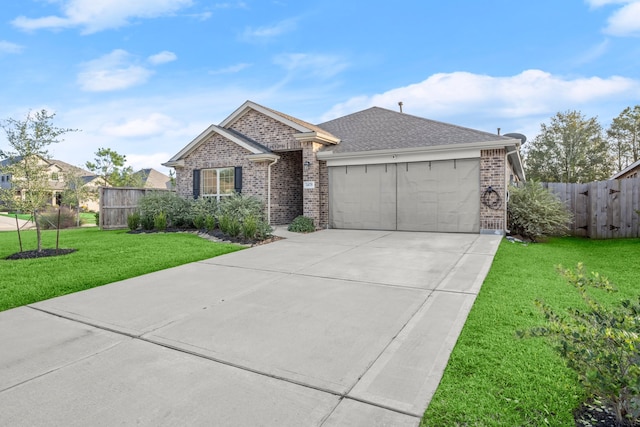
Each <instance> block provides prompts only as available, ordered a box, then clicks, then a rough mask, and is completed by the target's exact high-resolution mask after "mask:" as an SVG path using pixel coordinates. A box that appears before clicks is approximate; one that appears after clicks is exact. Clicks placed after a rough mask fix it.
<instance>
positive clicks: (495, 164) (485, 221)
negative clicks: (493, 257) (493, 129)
mask: <svg viewBox="0 0 640 427" xmlns="http://www.w3.org/2000/svg"><path fill="white" fill-rule="evenodd" d="M506 172H507V153H506V150H505V149H493V150H482V151H481V152H480V197H481V200H480V231H481V232H482V231H485V232H486V231H492V230H498V231H503V230H505V229H506V226H507V210H506V200H507V182H508V181H507V180H508V177H507V173H506ZM489 186H491V188H492V189H493V190H494V191H496V192H497V193H498V195H499V196H500V199H501V200H502V203H501V204H500V206H499V207H498V208H497V209H492V208H490V207H488V206H486V205H485V204H483V203H482V195H483V194H484V193H485V191H486V190H487V188H488V187H489ZM489 200H490V201H491V200H493V199H491V198H489Z"/></svg>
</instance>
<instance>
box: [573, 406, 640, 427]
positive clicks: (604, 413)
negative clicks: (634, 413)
mask: <svg viewBox="0 0 640 427" xmlns="http://www.w3.org/2000/svg"><path fill="white" fill-rule="evenodd" d="M573 418H574V419H575V421H576V427H640V424H638V423H636V424H630V423H627V422H625V423H622V424H621V423H618V421H617V420H616V415H615V413H614V412H613V410H612V409H611V408H607V407H604V406H601V405H595V404H592V403H584V404H582V405H580V407H579V408H578V409H576V410H575V411H574V412H573Z"/></svg>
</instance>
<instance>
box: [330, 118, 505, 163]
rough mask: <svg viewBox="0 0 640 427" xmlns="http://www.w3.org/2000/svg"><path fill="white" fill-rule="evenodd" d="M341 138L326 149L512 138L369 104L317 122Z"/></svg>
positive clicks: (345, 150)
mask: <svg viewBox="0 0 640 427" xmlns="http://www.w3.org/2000/svg"><path fill="white" fill-rule="evenodd" d="M318 127H320V128H321V129H324V130H325V131H327V132H329V133H331V134H332V135H335V136H336V137H338V138H340V140H341V142H340V144H338V145H332V146H328V147H324V149H323V150H325V151H333V152H335V153H351V152H360V151H375V150H386V149H402V148H419V147H428V146H437V145H454V144H466V143H476V142H490V141H500V140H504V141H505V143H509V141H514V140H513V139H512V138H507V137H503V136H499V135H497V134H492V133H489V132H483V131H479V130H474V129H469V128H465V127H461V126H456V125H452V124H448V123H443V122H437V121H434V120H429V119H425V118H422V117H417V116H412V115H410V114H406V113H399V112H396V111H391V110H387V109H385V108H380V107H371V108H368V109H366V110H363V111H359V112H357V113H353V114H349V115H347V116H344V117H340V118H337V119H334V120H330V121H328V122H325V123H321V124H319V125H318Z"/></svg>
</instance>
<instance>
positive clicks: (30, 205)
mask: <svg viewBox="0 0 640 427" xmlns="http://www.w3.org/2000/svg"><path fill="white" fill-rule="evenodd" d="M54 116H55V114H50V113H49V112H47V111H46V110H41V111H38V112H36V113H32V112H29V113H28V114H27V116H26V117H25V119H24V120H16V119H12V118H10V119H7V120H4V121H2V123H1V124H0V127H2V129H3V130H4V131H5V133H6V136H7V142H8V143H9V147H10V151H0V157H2V158H5V159H8V161H7V162H5V166H4V167H3V168H2V173H4V174H9V175H11V188H8V189H5V190H3V191H2V193H0V199H1V200H2V201H3V202H4V203H5V204H7V205H9V206H11V207H12V208H14V209H16V210H19V211H22V212H25V213H29V214H31V215H32V216H33V220H34V222H35V224H36V235H37V245H38V248H37V250H38V252H40V251H42V239H41V233H40V221H39V220H38V212H39V211H40V210H41V209H43V208H44V207H45V206H47V205H48V204H49V202H50V201H51V185H50V182H49V180H50V176H49V166H50V164H49V163H48V162H47V159H49V158H50V157H51V156H50V155H49V146H50V145H51V144H55V143H58V142H61V141H62V139H61V136H62V135H64V134H65V133H67V132H73V131H75V130H74V129H64V128H58V127H55V126H54V125H53V118H54Z"/></svg>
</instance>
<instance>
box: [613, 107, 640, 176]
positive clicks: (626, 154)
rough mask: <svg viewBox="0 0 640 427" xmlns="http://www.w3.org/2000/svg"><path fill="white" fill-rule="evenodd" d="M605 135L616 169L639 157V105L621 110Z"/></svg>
mask: <svg viewBox="0 0 640 427" xmlns="http://www.w3.org/2000/svg"><path fill="white" fill-rule="evenodd" d="M607 136H608V138H609V147H610V150H611V153H612V155H613V158H614V161H615V163H616V167H617V169H618V170H622V169H624V168H625V167H627V166H628V165H629V164H631V163H633V162H635V161H637V160H638V159H640V105H636V106H635V107H633V108H631V107H627V108H625V109H624V110H622V112H621V113H620V115H619V116H618V117H616V118H615V119H613V121H612V122H611V126H609V129H607Z"/></svg>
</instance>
